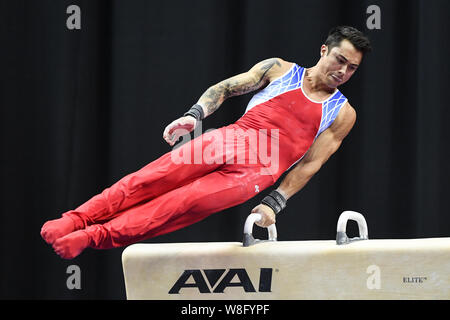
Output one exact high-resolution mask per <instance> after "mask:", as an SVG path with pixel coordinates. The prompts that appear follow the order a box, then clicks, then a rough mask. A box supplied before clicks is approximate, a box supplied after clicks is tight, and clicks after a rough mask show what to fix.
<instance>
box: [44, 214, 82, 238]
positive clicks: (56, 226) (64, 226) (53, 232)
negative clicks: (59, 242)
mask: <svg viewBox="0 0 450 320" xmlns="http://www.w3.org/2000/svg"><path fill="white" fill-rule="evenodd" d="M75 230H76V226H75V223H74V221H73V220H72V219H71V218H70V217H68V216H63V217H62V218H59V219H55V220H50V221H47V222H46V223H45V224H44V225H43V226H42V228H41V237H42V238H43V239H44V240H45V242H47V243H48V244H53V243H54V242H55V241H56V239H59V238H61V237H64V236H65V235H67V234H69V233H71V232H73V231H75Z"/></svg>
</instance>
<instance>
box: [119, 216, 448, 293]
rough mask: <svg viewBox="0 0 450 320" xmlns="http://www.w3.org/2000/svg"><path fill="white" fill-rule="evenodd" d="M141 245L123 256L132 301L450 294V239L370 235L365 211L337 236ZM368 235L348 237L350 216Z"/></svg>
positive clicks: (248, 228)
mask: <svg viewBox="0 0 450 320" xmlns="http://www.w3.org/2000/svg"><path fill="white" fill-rule="evenodd" d="M259 218H260V217H259V215H258V214H251V215H250V216H249V217H248V218H247V221H246V224H245V227H244V239H243V242H227V243H223V242H222V243H168V244H134V245H131V246H129V247H127V248H126V249H125V250H124V251H123V254H122V265H123V271H124V278H125V288H126V294H127V299H132V300H138V299H146V300H171V299H181V300H202V299H206V300H215V299H226V300H265V299H268V300H278V299H282V300H302V299H306V300H313V299H321V300H325V299H327V300H329V299H331V300H338V299H356V300H363V299H383V300H387V299H396V300H403V299H414V300H417V299H450V238H428V239H400V240H397V239H396V240H387V239H383V240H372V239H371V240H369V239H368V231H367V224H366V221H365V219H364V217H363V216H362V215H361V214H359V213H357V212H354V211H345V212H343V213H342V214H341V216H340V218H339V221H338V226H337V236H336V241H334V240H322V241H277V240H276V237H277V234H276V228H275V225H272V226H270V227H269V228H268V233H269V236H268V240H258V239H254V238H253V236H252V228H253V223H254V222H255V221H257V220H258V219H259ZM349 219H351V220H355V221H356V222H357V223H358V227H359V232H360V236H359V237H357V238H352V239H350V238H348V237H347V234H346V232H345V230H346V224H347V221H348V220H349Z"/></svg>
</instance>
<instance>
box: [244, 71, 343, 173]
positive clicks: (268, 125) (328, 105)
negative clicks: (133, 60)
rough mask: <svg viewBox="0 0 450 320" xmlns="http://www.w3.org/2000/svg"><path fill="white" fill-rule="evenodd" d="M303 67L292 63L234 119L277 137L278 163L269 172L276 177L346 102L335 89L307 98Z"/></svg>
mask: <svg viewBox="0 0 450 320" xmlns="http://www.w3.org/2000/svg"><path fill="white" fill-rule="evenodd" d="M305 70H306V69H305V68H303V67H300V66H298V65H297V64H295V63H294V64H293V65H292V67H291V68H290V69H289V70H288V71H287V72H286V73H285V74H284V75H282V76H280V77H278V78H276V79H275V80H273V81H272V82H271V83H270V84H269V85H268V86H267V87H265V88H264V89H263V90H261V91H259V92H258V93H256V94H255V95H254V96H253V97H252V99H251V100H250V102H249V103H248V106H247V109H246V111H245V113H244V115H243V116H242V117H241V118H240V119H239V120H238V121H236V124H237V125H239V126H240V127H241V128H243V129H244V130H247V129H254V130H259V131H261V129H267V131H266V132H267V136H268V137H267V138H268V139H273V138H274V137H275V138H276V139H278V141H277V142H278V152H279V164H278V165H277V166H276V172H272V173H271V174H272V176H273V177H274V179H275V180H276V179H278V177H279V176H281V174H283V172H285V171H286V170H287V169H289V168H290V167H291V166H293V165H294V164H296V163H297V162H298V161H300V160H301V159H302V158H303V156H304V155H305V154H306V152H307V151H308V149H309V148H310V147H311V145H312V144H313V142H314V140H315V139H316V138H317V137H318V136H319V135H320V134H321V133H322V132H323V131H324V130H326V129H327V128H328V127H329V126H330V125H331V124H332V123H333V121H334V120H335V119H336V117H337V115H338V113H339V110H340V109H341V108H342V106H343V105H344V104H345V103H346V102H347V98H346V97H345V96H344V95H343V94H342V93H341V92H340V91H339V90H337V89H336V91H335V92H334V93H333V94H331V96H330V97H329V98H328V99H326V100H325V101H314V100H313V99H311V98H309V97H308V96H307V95H306V93H305V91H304V90H303V79H304V76H305V73H306V72H305ZM274 133H276V134H274ZM269 149H270V146H269ZM269 152H270V150H269Z"/></svg>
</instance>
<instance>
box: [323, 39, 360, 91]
mask: <svg viewBox="0 0 450 320" xmlns="http://www.w3.org/2000/svg"><path fill="white" fill-rule="evenodd" d="M320 54H321V58H320V61H319V66H320V71H321V74H322V76H323V81H324V82H325V84H326V85H327V86H328V87H330V88H336V87H337V86H340V85H342V84H344V83H346V82H347V81H348V80H349V79H350V78H351V76H352V75H353V74H354V73H355V71H356V69H358V66H359V65H360V63H361V60H362V58H363V54H362V52H360V51H358V50H357V49H356V48H355V47H354V46H353V44H352V43H351V42H350V41H348V40H342V41H341V43H340V45H339V46H336V47H334V48H332V49H331V50H329V49H328V46H326V45H322V47H321V48H320Z"/></svg>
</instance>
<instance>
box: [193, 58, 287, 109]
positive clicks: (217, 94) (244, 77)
mask: <svg viewBox="0 0 450 320" xmlns="http://www.w3.org/2000/svg"><path fill="white" fill-rule="evenodd" d="M274 65H277V66H279V67H280V66H281V63H280V62H279V61H278V59H275V58H273V59H267V60H264V61H262V62H260V63H258V64H257V65H256V66H255V67H253V68H252V72H247V73H244V74H241V75H237V76H234V77H231V78H229V79H226V80H224V81H222V82H219V83H218V84H216V85H214V86H212V87H210V88H208V90H206V91H205V93H204V94H203V95H202V96H201V97H200V99H199V100H198V102H199V103H200V104H201V105H203V106H204V107H205V108H206V114H205V116H208V115H210V114H212V113H213V112H214V111H216V110H217V109H218V108H219V107H220V105H221V104H222V103H223V102H224V101H225V100H226V99H228V98H229V97H233V96H238V95H243V94H246V93H249V92H251V91H255V90H257V89H259V88H261V87H262V86H263V85H264V84H266V83H267V81H268V79H267V78H266V74H267V72H268V71H269V70H270V69H272V67H273V66H274Z"/></svg>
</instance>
